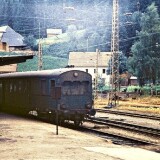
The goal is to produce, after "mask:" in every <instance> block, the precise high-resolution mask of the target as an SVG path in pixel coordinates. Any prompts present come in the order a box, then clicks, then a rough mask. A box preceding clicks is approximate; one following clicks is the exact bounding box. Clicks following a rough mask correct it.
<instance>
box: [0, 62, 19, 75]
mask: <svg viewBox="0 0 160 160" xmlns="http://www.w3.org/2000/svg"><path fill="white" fill-rule="evenodd" d="M16 71H17V64H10V65H4V66H0V73H10V72H16Z"/></svg>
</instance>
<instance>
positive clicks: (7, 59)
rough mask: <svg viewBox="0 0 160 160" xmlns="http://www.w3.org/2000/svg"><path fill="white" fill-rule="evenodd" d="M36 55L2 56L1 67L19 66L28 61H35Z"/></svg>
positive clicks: (0, 57) (0, 59) (0, 58)
mask: <svg viewBox="0 0 160 160" xmlns="http://www.w3.org/2000/svg"><path fill="white" fill-rule="evenodd" d="M33 56H34V55H18V56H17V55H11V56H0V66H4V65H9V64H17V63H22V62H25V61H26V60H27V59H33Z"/></svg>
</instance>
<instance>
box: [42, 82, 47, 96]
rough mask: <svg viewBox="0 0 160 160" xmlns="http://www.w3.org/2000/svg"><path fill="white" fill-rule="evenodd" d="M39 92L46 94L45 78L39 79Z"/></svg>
mask: <svg viewBox="0 0 160 160" xmlns="http://www.w3.org/2000/svg"><path fill="white" fill-rule="evenodd" d="M41 93H42V95H46V94H47V86H46V80H41Z"/></svg>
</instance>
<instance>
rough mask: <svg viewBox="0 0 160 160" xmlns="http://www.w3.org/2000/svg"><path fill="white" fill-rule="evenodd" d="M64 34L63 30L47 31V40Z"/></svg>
mask: <svg viewBox="0 0 160 160" xmlns="http://www.w3.org/2000/svg"><path fill="white" fill-rule="evenodd" d="M60 34H62V29H47V38H50V37H54V36H58V35H60Z"/></svg>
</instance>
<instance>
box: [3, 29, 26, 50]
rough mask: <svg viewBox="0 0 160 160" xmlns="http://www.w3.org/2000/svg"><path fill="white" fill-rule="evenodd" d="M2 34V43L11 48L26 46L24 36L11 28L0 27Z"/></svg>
mask: <svg viewBox="0 0 160 160" xmlns="http://www.w3.org/2000/svg"><path fill="white" fill-rule="evenodd" d="M0 33H1V34H0V35H1V37H0V38H1V42H6V43H7V44H8V45H9V46H10V47H13V46H14V47H15V46H25V44H24V43H23V40H24V38H23V36H21V35H20V34H19V33H17V32H15V31H14V30H13V29H12V28H11V27H9V26H2V27H0Z"/></svg>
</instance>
